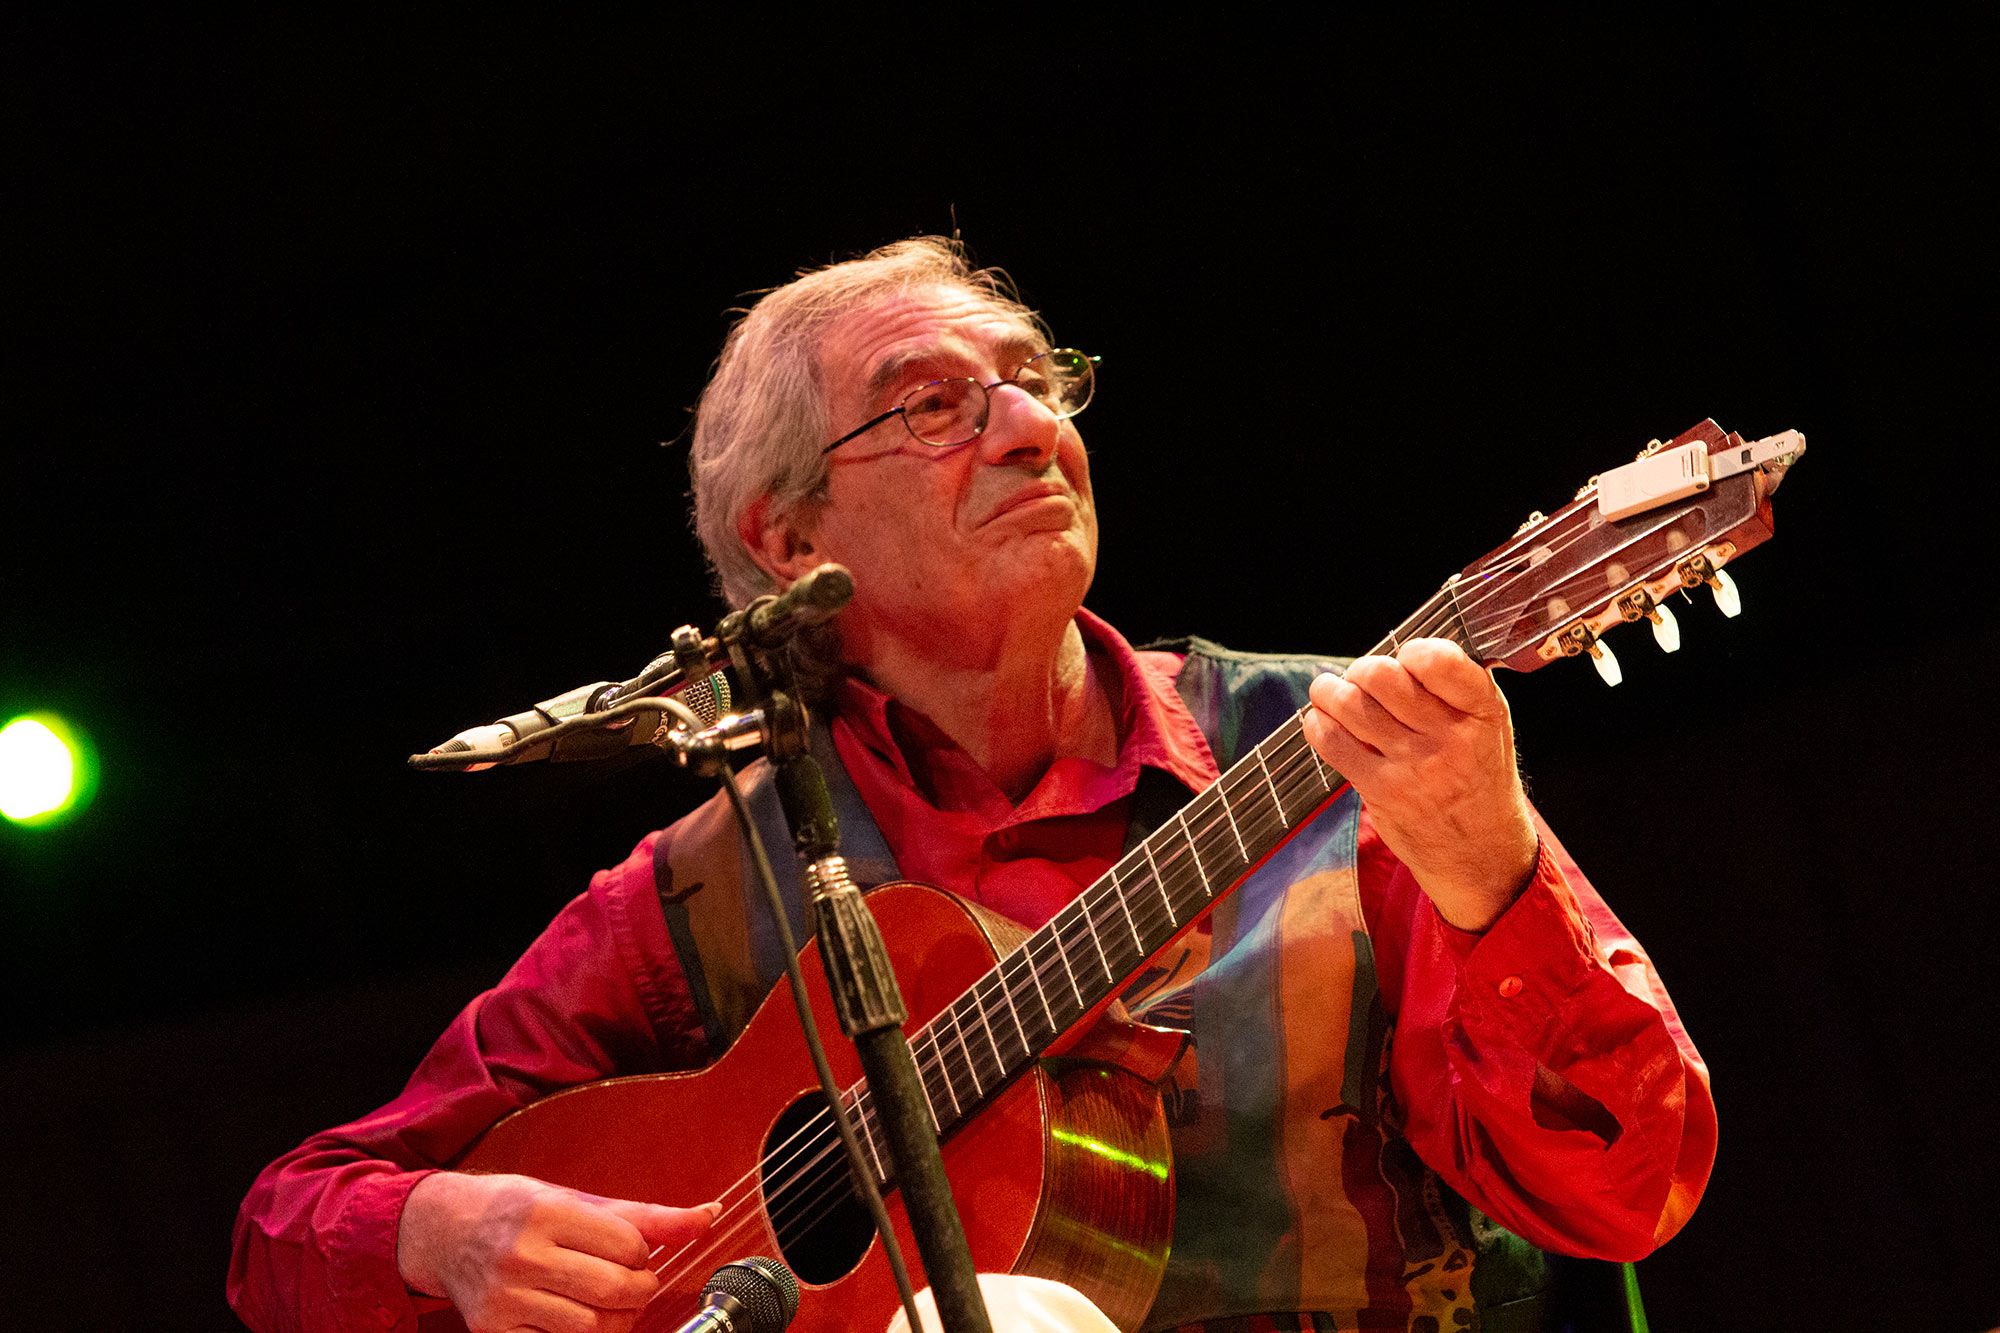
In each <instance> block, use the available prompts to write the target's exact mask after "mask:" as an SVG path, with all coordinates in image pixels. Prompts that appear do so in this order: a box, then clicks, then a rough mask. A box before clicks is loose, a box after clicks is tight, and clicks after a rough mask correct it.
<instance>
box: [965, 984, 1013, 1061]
mask: <svg viewBox="0 0 2000 1333" xmlns="http://www.w3.org/2000/svg"><path fill="white" fill-rule="evenodd" d="M972 1003H973V1004H975V1005H977V1006H978V1008H979V1026H981V1027H983V1028H985V1029H986V1044H987V1045H988V1046H990V1047H992V1048H993V1062H994V1063H995V1064H996V1065H998V1066H999V1067H1000V1068H1001V1070H1002V1071H1005V1070H1006V1068H1007V1057H1006V1056H1004V1055H1002V1054H1000V1043H999V1042H997V1041H995V1040H994V1039H993V1015H991V1014H989V1013H987V1012H986V1001H985V1000H984V999H983V998H981V996H980V994H979V983H978V982H977V981H975V982H973V983H972Z"/></svg>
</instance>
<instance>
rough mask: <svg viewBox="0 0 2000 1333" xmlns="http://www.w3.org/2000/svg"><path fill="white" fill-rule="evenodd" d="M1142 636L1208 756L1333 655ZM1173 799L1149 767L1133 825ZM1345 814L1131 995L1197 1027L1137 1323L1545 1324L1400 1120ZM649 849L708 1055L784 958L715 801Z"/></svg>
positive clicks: (1249, 730) (885, 854) (852, 800)
mask: <svg viewBox="0 0 2000 1333" xmlns="http://www.w3.org/2000/svg"><path fill="white" fill-rule="evenodd" d="M1157 646H1158V647H1163V648H1166V649H1169V650H1171V651H1176V652H1181V653H1183V654H1185V656H1186V662H1185V665H1184V666H1183V667H1182V670H1181V673H1180V676H1179V679H1178V681H1177V686H1178V689H1179V692H1180V694H1181V697H1182V698H1183V699H1184V700H1185V701H1186V703H1187V705H1188V708H1189V710H1190V711H1191V712H1192V714H1193V716H1194V719H1195V721H1196V723H1197V725H1199V726H1200V728H1201V730H1202V733H1203V735H1205V736H1206V737H1207V738H1208V741H1209V745H1210V747H1211V749H1213V751H1214V752H1215V757H1216V760H1217V762H1218V763H1219V764H1220V765H1221V766H1222V767H1224V768H1227V767H1228V766H1229V765H1230V763H1232V762H1233V761H1234V759H1235V758H1236V756H1237V755H1238V754H1240V753H1242V752H1243V751H1244V750H1246V749H1247V748H1248V747H1249V746H1251V745H1254V744H1255V743H1256V742H1257V741H1259V740H1261V739H1262V738H1263V737H1264V736H1266V735H1268V734H1269V733H1270V732H1271V731H1272V730H1273V729H1274V728H1276V727H1277V726H1278V724H1279V723H1281V722H1283V721H1284V720H1285V719H1286V718H1288V717H1290V716H1291V715H1292V714H1293V713H1294V712H1296V711H1297V710H1298V709H1299V708H1300V707H1301V706H1302V705H1303V704H1304V702H1305V696H1306V686H1307V685H1308V683H1309V682H1310V681H1311V680H1312V678H1313V676H1314V675H1315V674H1317V673H1318V672H1319V671H1322V670H1326V669H1327V668H1328V667H1329V666H1337V664H1334V663H1329V662H1328V661H1326V660H1324V659H1316V658H1301V657H1275V656H1267V655H1257V654H1244V653H1235V652H1230V651H1228V650H1225V649H1222V648H1218V647H1217V646H1215V645H1214V644H1210V643H1207V642H1204V641H1202V640H1199V639H1191V640H1187V641H1185V642H1181V643H1173V644H1164V645H1157ZM813 744H814V750H815V753H816V754H817V755H818V757H819V760H820V763H821V765H822V766H823V767H824V768H825V770H826V773H827V779H828V783H829V786H830V787H831V788H832V794H833V798H834V804H835V809H836V812H837V813H838V815H839V818H840V825H841V836H842V844H843V850H844V853H845V855H846V856H847V859H848V862H849V864H850V866H851V867H852V868H853V870H854V874H855V878H856V879H857V880H858V881H860V882H862V883H864V884H867V883H881V882H884V881H887V880H892V879H897V878H900V876H899V875H898V874H897V872H896V867H895V863H894V861H893V859H892V857H891V856H890V853H889V849H888V846H887V844H886V843H885V841H884V840H883V837H882V834H881V832H880V831H879V830H878V829H877V828H876V826H875V823H874V821H873V820H872V819H871V818H870V817H869V815H868V811H867V809H866V807H865V806H864V805H863V804H862V802H861V800H860V797H859V795H858V794H857V793H856V792H855V790H854V787H853V784H852V782H851V781H849V780H848V779H847V776H846V773H845V770H844V769H843V768H842V767H841V765H840V762H839V759H838V756H837V755H836V754H835V751H834V747H833V744H832V738H831V735H830V734H829V733H828V732H827V730H826V728H825V727H824V726H823V725H822V726H819V727H817V728H816V730H815V735H814V741H813ZM744 777H745V780H746V783H747V786H746V795H747V796H749V798H750V803H751V806H752V809H753V810H754V811H755V812H756V816H757V821H758V824H759V827H760V830H761V832H762V834H763V837H764V840H765V843H766V845H767V846H768V847H770V848H772V849H773V850H774V856H773V860H774V861H776V862H778V863H779V865H778V867H777V868H778V871H779V874H780V876H781V880H782V878H783V877H784V876H786V875H790V876H791V877H792V878H793V888H794V892H793V894H792V895H791V898H790V907H791V911H792V916H793V921H792V927H793V930H794V932H795V934H796V935H797V936H798V938H800V939H804V938H805V921H804V908H803V891H802V886H800V885H799V884H798V882H797V875H798V871H797V866H796V863H795V862H794V861H793V859H792V858H790V857H786V856H780V855H777V854H776V853H777V852H779V851H781V850H782V849H784V848H786V847H789V846H790V844H791V839H790V835H789V833H788V832H787V830H786V827H785V823H784V818H783V814H782V812H781V810H780V809H779V806H778V802H777V799H776V794H775V792H774V791H773V790H772V786H771V783H770V782H769V780H768V770H767V769H765V768H764V766H763V765H761V764H760V765H755V766H753V767H752V768H750V769H748V770H746V771H745V774H744ZM1188 797H1189V793H1187V792H1186V791H1185V790H1184V789H1182V788H1181V787H1180V786H1179V785H1178V784H1177V783H1175V782H1173V781H1172V780H1171V779H1169V778H1167V777H1166V776H1165V775H1164V774H1162V773H1159V772H1157V771H1154V770H1150V769H1148V770H1145V772H1144V774H1143V776H1142V779H1141V781H1140V785H1139V788H1138V790H1137V791H1136V792H1135V793H1134V799H1133V827H1132V830H1131V835H1130V840H1131V841H1136V840H1137V839H1138V838H1139V837H1141V836H1143V835H1144V834H1145V833H1146V832H1148V831H1150V830H1151V829H1152V828H1154V827H1157V826H1158V825H1159V824H1160V823H1161V822H1163V821H1164V820H1165V819H1167V818H1168V817H1170V816H1171V815H1172V814H1173V813H1174V811H1175V810H1176V809H1177V808H1178V807H1179V806H1180V805H1181V804H1182V803H1184V802H1185V801H1186V800H1187V799H1188ZM1358 810H1359V805H1358V802H1357V800H1356V798H1355V797H1354V796H1353V794H1352V793H1351V792H1350V793H1349V794H1348V795H1347V796H1346V797H1345V798H1343V799H1342V800H1340V801H1338V802H1336V803H1335V804H1334V805H1333V806H1331V807H1329V808H1328V809H1327V810H1325V811H1324V812H1322V813H1321V815H1320V816H1319V817H1318V818H1317V819H1316V820H1314V821H1313V823H1312V824H1311V825H1310V826H1308V827H1307V828H1306V829H1305V830H1303V831H1302V832H1301V833H1300V834H1299V835H1298V836H1297V837H1295V838H1293V840H1292V841H1291V842H1289V843H1287V844H1286V845H1285V847H1284V848H1283V849H1281V851H1280V852H1279V853H1278V854H1277V855H1276V856H1274V857H1273V858H1272V859H1271V860H1270V861H1269V862H1267V863H1266V864H1265V865H1264V866H1263V867H1261V868H1260V869H1259V870H1258V871H1257V872H1256V873H1255V874H1254V875H1252V876H1251V877H1250V878H1249V879H1248V880H1246V881H1245V882H1244V883H1243V884H1242V885H1240V886H1239V887H1238V888H1237V889H1236V891H1235V892H1234V893H1233V894H1231V895H1230V896H1229V897H1228V898H1226V899H1224V900H1223V901H1222V902H1221V903H1220V904H1218V905H1217V907H1216V908H1215V911H1214V912H1213V914H1212V915H1211V917H1210V918H1209V921H1208V923H1207V928H1206V929H1204V930H1197V931H1196V932H1194V933H1192V934H1191V935H1190V936H1189V937H1187V939H1185V940H1184V941H1183V942H1181V943H1180V944H1177V945H1176V946H1174V948H1173V949H1172V950H1171V951H1169V952H1168V953H1167V954H1165V955H1163V956H1162V957H1160V958H1159V959H1157V960H1155V963H1154V964H1153V965H1152V966H1151V967H1149V968H1148V969H1147V970H1146V971H1145V972H1144V973H1143V974H1142V975H1141V976H1140V977H1139V978H1138V979H1137V980H1136V981H1135V982H1134V983H1133V985H1132V986H1131V988H1130V989H1129V990H1128V991H1127V993H1126V996H1127V1000H1128V1003H1130V1004H1131V1005H1132V1007H1133V1010H1134V1012H1135V1014H1136V1015H1137V1016H1139V1017H1141V1018H1143V1019H1145V1020H1146V1021H1148V1022H1151V1023H1156V1024H1160V1025H1162V1026H1168V1027H1176V1028H1181V1029H1183V1030H1186V1031H1188V1032H1189V1033H1191V1034H1192V1037H1193V1040H1192V1041H1191V1042H1190V1043H1189V1046H1188V1048H1187V1051H1186V1053H1185V1054H1184V1055H1183V1057H1182V1059H1181V1061H1180V1063H1179V1064H1178V1065H1176V1066H1175V1068H1174V1070H1173V1071H1172V1073H1171V1075H1170V1076H1169V1079H1168V1081H1167V1083H1166V1085H1165V1087H1164V1088H1163V1093H1164V1096H1165V1101H1166V1106H1167V1114H1168V1119H1169V1123H1170V1125H1171V1127H1172V1133H1173V1147H1174V1156H1175V1172H1176V1179H1177V1195H1176V1218H1175V1228H1174V1239H1173V1253H1172V1259H1171V1262H1170V1264H1169V1266H1168V1270H1167V1276H1166V1280H1165V1283H1164V1285H1163V1286H1162V1288H1161V1292H1160V1296H1159V1299H1158V1301H1157V1302H1156V1303H1155V1305H1154V1314H1153V1316H1152V1318H1151V1320H1150V1321H1149V1323H1148V1325H1147V1327H1148V1328H1149V1329H1156V1330H1163V1329H1180V1328H1185V1329H1203V1330H1207V1331H1208V1333H1225V1331H1226V1333H1256V1331H1258V1330H1265V1329H1311V1330H1320V1329H1328V1330H1330V1329H1341V1330H1347V1329H1408V1330H1421V1331H1423V1333H1458V1331H1459V1330H1473V1329H1481V1328H1484V1329H1487V1330H1513V1329H1533V1328H1541V1327H1543V1321H1542V1300H1541V1297H1540V1295H1539V1293H1541V1292H1542V1291H1543V1290H1544V1289H1545V1288H1546V1287H1547V1286H1548V1283H1549V1266H1548V1262H1547V1256H1545V1255H1543V1253H1542V1252H1541V1251H1540V1250H1538V1249H1536V1248H1534V1247H1533V1246H1531V1245H1529V1244H1528V1243H1527V1242H1526V1241H1523V1240H1521V1239H1519V1238H1518V1237H1516V1236H1514V1235H1513V1234H1512V1233H1510V1232H1507V1231H1505V1230H1502V1229H1501V1228H1499V1227H1497V1226H1495V1225H1493V1224H1491V1223H1489V1222H1487V1221H1486V1220H1485V1218H1483V1217H1482V1216H1481V1215H1480V1214H1479V1213H1478V1212H1477V1210H1475V1209H1472V1208H1471V1207H1469V1206H1468V1205H1467V1204H1466V1202H1465V1201H1464V1200H1463V1199H1461V1198H1460V1197H1459V1196H1458V1195H1457V1194H1455V1193H1454V1192H1453V1191H1452V1190H1451V1189H1450V1188H1449V1187H1447V1186H1446V1185H1445V1184H1444V1183H1443V1182H1442V1181H1440V1180H1439V1179H1438V1178H1437V1176H1436V1175H1435V1173H1433V1172H1432V1171H1431V1170H1430V1169H1429V1168H1428V1167H1427V1166H1425V1165H1424V1164H1423V1162H1422V1161H1420V1160H1419V1159H1418V1158H1417V1156H1416V1154H1415V1152H1414V1151H1412V1150H1411V1148H1410V1147H1409V1145H1408V1144H1407V1143H1405V1142H1404V1141H1403V1139H1402V1137H1401V1135H1400V1134H1399V1133H1398V1132H1397V1130H1396V1124H1397V1111H1396V1107H1395V1105H1394V1100H1393V1097H1392V1096H1391V1093H1390V1089H1389V1083H1388V1078H1387V1068H1388V1063H1387V1060H1388V1050H1389V1043H1390V1040H1391V1037H1392V1029H1391V1025H1390V1023H1389V1021H1388V1017H1387V1014H1386V1012H1385V1010H1384V1008H1383V1004H1382V1000H1381V997H1380V995H1379V993H1378V991H1377V986H1376V974H1375V964H1374V954H1373V950H1372V949H1371V947H1370V943H1369V936H1368V928H1367V925H1366V923H1365V922H1364V921H1363V919H1362V913H1361V901H1360V893H1359V887H1358V880H1357V875H1356V871H1355V840H1356V836H1357V831H1358V824H1357V814H1358ZM661 848H662V851H663V853H664V855H663V856H662V857H661V858H660V862H659V863H658V864H657V865H656V872H657V878H658V883H659V885H660V888H661V901H662V903H663V906H664V908H665V913H666V918H667V925H668V930H669V933H670V934H671V936H672V938H673V941H674V947H675V952H676V953H677V955H678V956H679V961H680V964H681V967H682V969H683V971H684V972H685V973H686V975H687V978H688V981H689V983H690V985H691V987H692V989H693V991H694V994H695V999H696V1004H697V1006H698V1008H699V1009H700V1012H701V1015H702V1019H703V1022H704V1023H705V1025H706V1026H707V1029H708V1035H709V1040H710V1044H711V1046H712V1047H713V1049H715V1050H717V1051H720V1050H723V1049H725V1048H726V1047H727V1045H728V1043H729V1042H730V1041H732V1040H734V1038H735V1036H736V1035H737V1033H739V1032H740V1031H741V1030H742V1028H743V1027H744V1025H745V1024H747V1023H748V1022H749V1019H750V1016H751V1014H752V1013H753V1012H754V1011H755V1009H756V1006H757V1005H758V1003H759V1002H761V1001H762V999H763V998H764V996H765V995H766V994H767V993H769V991H770V990H771V988H772V987H773V986H774V985H775V984H777V982H778V979H779V978H780V976H781V975H782V970H783V960H782V953H781V949H780V946H779V944H778V940H777V933H776V930H775V928H774V927H773V926H772V925H771V923H770V922H769V920H768V919H767V918H768V913H767V912H766V911H765V910H764V908H763V906H762V904H761V902H760V901H758V897H759V895H754V894H745V893H743V892H742V886H743V885H745V884H747V883H750V882H751V881H750V871H749V868H748V864H747V853H746V852H745V851H744V849H743V848H742V846H741V844H740V840H739V839H738V838H737V836H736V833H735V829H734V825H733V820H732V819H731V817H730V814H729V811H728V808H727V806H726V804H724V803H723V802H721V801H719V800H718V801H712V802H710V803H709V804H707V805H705V806H703V807H702V808H701V809H700V810H697V811H696V812H695V813H694V814H693V815H690V816H689V817H688V819H687V820H685V821H683V823H682V825H681V826H680V827H679V828H677V829H676V831H675V836H674V837H673V838H671V839H662V840H661ZM694 886H701V888H702V890H703V891H702V892H699V893H697V892H694V891H693V888H694ZM718 889H726V891H723V892H717V891H716V890H718Z"/></svg>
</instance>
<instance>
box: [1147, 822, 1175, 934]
mask: <svg viewBox="0 0 2000 1333" xmlns="http://www.w3.org/2000/svg"><path fill="white" fill-rule="evenodd" d="M1139 850H1140V851H1142V852H1144V853H1145V854H1146V864H1147V865H1149V866H1151V867H1152V869H1153V887H1154V888H1157V889H1158V890H1159V891H1160V901H1161V902H1163V903H1165V904H1166V905H1167V920H1168V921H1170V922H1172V923H1173V924H1174V925H1176V926H1178V925H1180V923H1181V919H1180V917H1178V916H1176V915H1175V914H1174V900H1173V899H1171V898H1169V897H1167V879H1166V876H1164V875H1162V874H1161V873H1160V863H1159V862H1158V861H1155V860H1154V859H1153V839H1152V837H1151V835H1148V836H1147V837H1145V838H1143V839H1141V840H1140V842H1139ZM1139 952H1140V953H1144V952H1146V946H1145V945H1143V944H1141V945H1140V946H1139Z"/></svg>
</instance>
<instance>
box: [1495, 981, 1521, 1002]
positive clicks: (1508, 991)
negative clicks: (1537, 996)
mask: <svg viewBox="0 0 2000 1333" xmlns="http://www.w3.org/2000/svg"><path fill="white" fill-rule="evenodd" d="M1520 993H1521V979H1520V978H1519V977H1506V978H1503V979H1502V980H1501V982H1500V995H1501V998H1502V999H1507V1000H1511V999H1513V998H1514V997H1515V996H1516V995H1519V994H1520Z"/></svg>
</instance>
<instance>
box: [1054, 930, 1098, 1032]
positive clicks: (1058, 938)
mask: <svg viewBox="0 0 2000 1333" xmlns="http://www.w3.org/2000/svg"><path fill="white" fill-rule="evenodd" d="M1049 924H1050V925H1051V926H1052V927H1054V930H1053V933H1052V934H1051V935H1050V936H1049V938H1050V939H1051V940H1052V941H1054V943H1055V946H1056V957H1058V958H1060V959H1062V965H1063V971H1065V972H1067V973H1068V974H1069V988H1070V989H1071V990H1073V991H1075V992H1076V1011H1077V1012H1078V1013H1082V1012H1083V1011H1084V1010H1085V1009H1088V1008H1089V1007H1090V1006H1089V1005H1087V1004H1085V1003H1084V1002H1083V987H1081V986H1079V985H1077V984H1076V969H1075V968H1073V967H1071V966H1070V965H1069V946H1068V945H1066V944H1064V943H1063V937H1062V917H1061V916H1060V915H1057V916H1055V917H1054V918H1052V919H1051V920H1050V923H1049Z"/></svg>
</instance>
